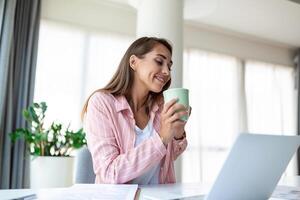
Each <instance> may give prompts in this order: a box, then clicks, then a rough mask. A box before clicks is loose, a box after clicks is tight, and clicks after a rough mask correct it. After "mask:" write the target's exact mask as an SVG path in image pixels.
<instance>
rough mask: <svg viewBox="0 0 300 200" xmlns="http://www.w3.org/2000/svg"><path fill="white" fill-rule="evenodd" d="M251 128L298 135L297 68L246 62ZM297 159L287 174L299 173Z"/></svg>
mask: <svg viewBox="0 0 300 200" xmlns="http://www.w3.org/2000/svg"><path fill="white" fill-rule="evenodd" d="M245 67H246V69H245V71H246V74H245V85H246V96H247V98H246V99H247V118H248V129H249V132H251V133H264V134H278V135H296V134H297V121H296V119H297V90H296V89H295V78H294V77H295V76H294V73H295V71H294V69H293V68H292V67H288V66H280V65H273V64H269V63H262V62H256V61H247V62H246V66H245ZM295 163H296V158H295V157H294V158H293V160H292V162H291V163H290V164H289V166H288V168H287V171H286V174H287V175H295V174H296V169H295V166H296V164H295Z"/></svg>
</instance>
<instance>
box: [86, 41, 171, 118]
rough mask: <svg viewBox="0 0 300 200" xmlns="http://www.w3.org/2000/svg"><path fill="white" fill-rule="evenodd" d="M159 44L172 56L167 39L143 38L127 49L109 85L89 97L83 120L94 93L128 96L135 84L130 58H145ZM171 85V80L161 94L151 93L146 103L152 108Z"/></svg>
mask: <svg viewBox="0 0 300 200" xmlns="http://www.w3.org/2000/svg"><path fill="white" fill-rule="evenodd" d="M157 44H162V45H164V46H165V47H166V48H167V49H168V50H169V51H170V53H171V55H172V46H171V44H170V43H169V42H168V41H167V40H166V39H163V38H156V37H141V38H139V39H137V40H135V41H134V42H133V43H132V44H131V45H130V46H129V48H128V49H127V51H126V53H125V54H124V56H123V58H122V59H121V62H120V64H119V67H118V69H117V71H116V73H115V74H114V75H113V77H112V79H111V80H110V81H109V83H108V84H107V85H106V86H105V87H104V88H101V89H98V90H96V91H94V92H93V93H92V94H91V95H90V96H89V97H88V99H87V100H86V102H85V104H84V106H83V109H82V112H81V119H83V118H84V115H85V113H86V111H87V107H88V102H89V99H90V97H91V96H92V95H93V94H94V93H96V92H100V91H101V92H107V93H110V94H112V95H114V96H120V95H125V96H126V95H128V94H129V91H130V88H131V86H132V83H133V70H132V68H131V67H130V63H129V58H130V56H132V55H135V56H137V57H138V58H140V59H141V58H143V57H144V55H145V54H147V53H149V52H150V51H152V50H153V48H154V47H155V45H157ZM170 84H171V79H170V80H169V81H168V82H167V83H166V84H165V85H164V87H163V89H162V91H161V92H160V93H154V92H150V93H149V96H148V99H147V101H146V103H147V104H148V107H149V108H151V106H152V105H153V103H154V102H155V101H157V100H158V98H159V97H161V96H162V92H163V91H164V90H166V89H168V88H169V87H170Z"/></svg>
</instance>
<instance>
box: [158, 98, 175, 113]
mask: <svg viewBox="0 0 300 200" xmlns="http://www.w3.org/2000/svg"><path fill="white" fill-rule="evenodd" d="M177 101H178V98H175V99H172V100H171V101H169V102H167V103H166V104H165V105H164V108H163V110H162V113H167V112H168V111H169V109H170V108H171V107H172V106H173V105H174V104H175V103H176V102H177Z"/></svg>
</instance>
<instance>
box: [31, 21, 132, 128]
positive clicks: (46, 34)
mask: <svg viewBox="0 0 300 200" xmlns="http://www.w3.org/2000/svg"><path fill="white" fill-rule="evenodd" d="M132 39H133V38H130V37H126V36H123V35H122V36H121V35H117V34H111V33H102V32H91V31H89V30H85V29H83V28H81V27H76V26H70V25H66V24H62V23H55V22H51V21H46V20H43V21H42V23H41V28H40V38H39V52H38V59H37V72H36V83H35V95H34V101H35V102H40V101H46V103H47V105H48V110H47V113H46V119H45V120H46V121H45V123H46V126H47V125H49V123H51V122H52V121H53V120H57V121H60V122H62V123H64V124H65V125H68V124H69V123H71V128H74V129H75V128H79V127H81V126H82V125H81V122H80V112H81V109H82V106H83V104H84V102H85V100H86V98H87V97H88V95H89V94H91V92H92V91H94V90H96V89H98V88H101V87H103V86H104V85H105V84H106V83H107V82H108V81H109V78H110V77H112V75H113V73H114V72H115V70H116V69H117V67H118V62H119V61H120V60H121V57H122V55H123V54H124V53H125V51H126V49H127V47H128V46H129V44H130V43H131V40H132Z"/></svg>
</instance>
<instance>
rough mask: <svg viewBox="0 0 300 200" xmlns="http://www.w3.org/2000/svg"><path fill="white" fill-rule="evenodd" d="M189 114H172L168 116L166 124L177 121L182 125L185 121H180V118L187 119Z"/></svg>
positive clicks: (184, 112) (181, 112)
mask: <svg viewBox="0 0 300 200" xmlns="http://www.w3.org/2000/svg"><path fill="white" fill-rule="evenodd" d="M188 115H189V113H188V112H187V111H185V110H184V111H179V112H176V113H174V114H173V115H172V116H170V118H169V119H168V122H170V123H173V122H175V121H177V120H179V121H182V122H184V123H186V122H185V121H183V120H181V118H182V117H185V116H186V117H188Z"/></svg>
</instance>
